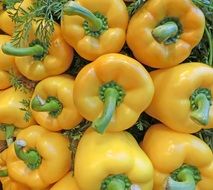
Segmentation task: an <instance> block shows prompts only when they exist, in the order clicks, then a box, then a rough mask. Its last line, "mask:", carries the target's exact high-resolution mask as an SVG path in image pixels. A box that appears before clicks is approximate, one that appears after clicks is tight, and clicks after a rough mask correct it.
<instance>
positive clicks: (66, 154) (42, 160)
mask: <svg viewBox="0 0 213 190" xmlns="http://www.w3.org/2000/svg"><path fill="white" fill-rule="evenodd" d="M6 161H7V169H8V174H9V176H11V178H13V179H14V180H16V181H18V182H20V183H22V184H25V185H27V186H29V187H30V188H32V189H42V188H47V187H48V186H49V185H51V184H53V183H55V182H56V181H58V180H59V179H61V178H62V177H63V176H64V175H65V174H66V173H67V172H68V171H69V170H70V167H71V152H70V150H69V141H68V139H67V138H66V137H64V136H63V135H62V134H60V133H55V132H50V131H48V130H46V129H44V128H42V127H40V126H38V125H33V126H30V127H28V128H26V129H24V130H22V131H21V132H20V133H19V134H18V135H17V138H16V141H15V142H14V143H13V144H11V145H10V146H9V148H8V151H7V160H6Z"/></svg>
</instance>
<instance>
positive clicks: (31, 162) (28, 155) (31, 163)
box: [14, 140, 41, 170]
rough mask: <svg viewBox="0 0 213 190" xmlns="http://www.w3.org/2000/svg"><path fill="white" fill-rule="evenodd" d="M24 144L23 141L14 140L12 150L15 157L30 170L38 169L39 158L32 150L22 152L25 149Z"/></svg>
mask: <svg viewBox="0 0 213 190" xmlns="http://www.w3.org/2000/svg"><path fill="white" fill-rule="evenodd" d="M26 145H27V144H26V142H25V141H24V140H16V141H15V143H14V149H15V153H16V156H17V157H18V158H19V159H21V160H23V161H24V162H25V164H26V165H27V166H28V168H30V169H31V170H34V169H37V168H39V166H40V165H41V156H40V155H39V153H38V152H37V151H36V150H34V149H29V150H28V151H23V148H24V147H26Z"/></svg>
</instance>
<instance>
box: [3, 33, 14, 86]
mask: <svg viewBox="0 0 213 190" xmlns="http://www.w3.org/2000/svg"><path fill="white" fill-rule="evenodd" d="M10 40H11V37H10V36H8V35H4V34H0V81H1V82H0V90H2V89H6V88H8V87H10V86H11V83H10V80H9V73H8V72H11V71H12V72H15V73H17V69H16V66H15V57H14V56H10V55H6V54H4V53H3V52H2V50H1V46H2V45H3V44H4V43H6V42H9V41H10Z"/></svg>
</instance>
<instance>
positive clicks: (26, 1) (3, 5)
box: [0, 0, 32, 35]
mask: <svg viewBox="0 0 213 190" xmlns="http://www.w3.org/2000/svg"><path fill="white" fill-rule="evenodd" d="M11 3H12V1H11V0H2V2H0V30H2V31H4V32H5V33H7V34H9V35H12V34H13V32H14V29H15V23H14V22H13V21H12V19H11V18H10V16H9V14H8V12H10V11H11V10H10V9H8V5H9V4H11ZM31 4H32V0H23V1H22V2H21V3H16V4H15V7H16V8H18V7H19V6H20V7H21V8H22V9H24V10H26V9H27V7H29V6H30V5H31Z"/></svg>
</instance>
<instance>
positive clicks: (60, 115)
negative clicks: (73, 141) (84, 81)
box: [31, 75, 83, 131]
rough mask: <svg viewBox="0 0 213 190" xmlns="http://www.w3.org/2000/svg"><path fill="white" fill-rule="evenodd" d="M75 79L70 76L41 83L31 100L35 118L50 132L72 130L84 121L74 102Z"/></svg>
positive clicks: (60, 76) (49, 79) (59, 76)
mask: <svg viewBox="0 0 213 190" xmlns="http://www.w3.org/2000/svg"><path fill="white" fill-rule="evenodd" d="M73 86H74V79H73V78H72V77H71V76H69V75H58V76H53V77H48V78H46V79H44V80H42V81H40V82H39V83H38V84H37V85H36V88H35V90H34V93H33V96H32V99H31V109H32V115H33V118H35V120H36V122H37V123H38V124H40V125H41V126H42V127H45V128H46V129H48V130H50V131H59V130H61V129H71V128H73V127H75V126H76V125H78V124H79V123H80V122H81V120H82V119H83V118H82V116H81V115H80V114H79V113H78V110H77V109H76V107H75V105H74V102H73Z"/></svg>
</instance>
